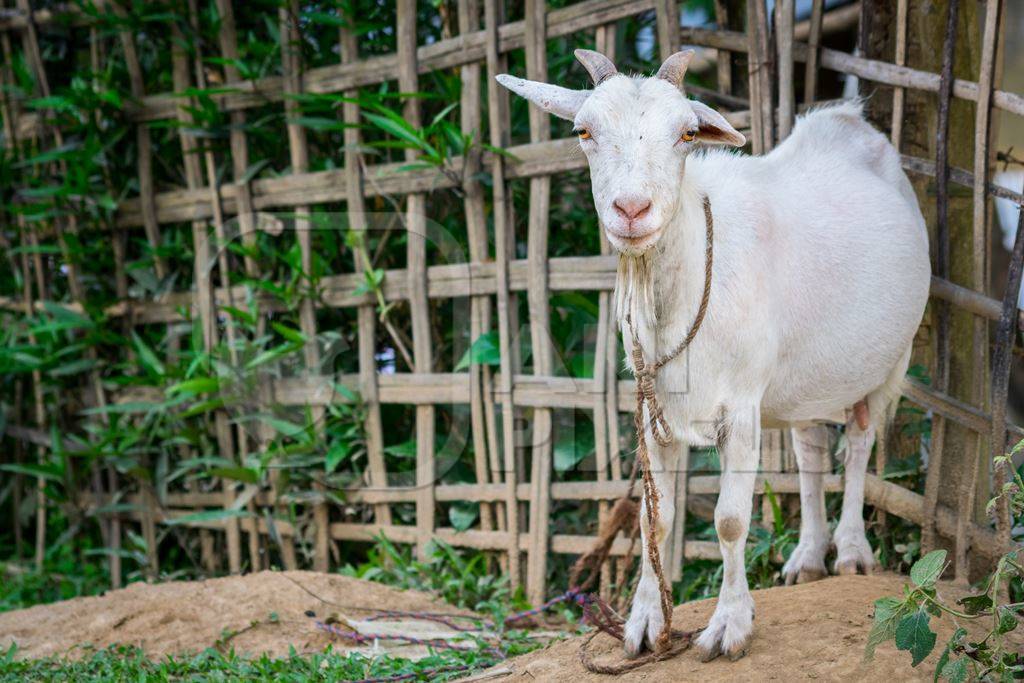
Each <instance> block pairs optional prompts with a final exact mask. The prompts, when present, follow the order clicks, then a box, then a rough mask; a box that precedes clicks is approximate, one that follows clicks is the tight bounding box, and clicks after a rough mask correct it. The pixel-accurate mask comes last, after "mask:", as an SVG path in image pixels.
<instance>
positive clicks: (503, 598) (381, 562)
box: [341, 535, 521, 621]
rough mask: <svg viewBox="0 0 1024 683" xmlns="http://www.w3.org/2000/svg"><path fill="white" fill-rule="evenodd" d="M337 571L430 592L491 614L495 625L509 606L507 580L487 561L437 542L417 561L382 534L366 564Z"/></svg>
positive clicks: (489, 559)
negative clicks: (424, 557)
mask: <svg viewBox="0 0 1024 683" xmlns="http://www.w3.org/2000/svg"><path fill="white" fill-rule="evenodd" d="M341 572H342V573H343V574H345V575H347V576H354V577H356V578H360V579H366V580H369V581H377V582H379V583H385V584H387V585H389V586H394V587H396V588H412V589H416V590H422V591H429V592H432V593H435V594H437V595H438V596H440V597H441V598H442V599H443V600H444V601H445V602H447V603H450V604H452V605H456V606H458V607H465V608H466V609H471V610H474V611H477V612H483V613H486V614H490V615H493V616H494V617H495V621H500V618H503V617H504V615H505V614H506V613H507V612H508V611H509V610H510V609H511V607H512V595H511V592H510V591H509V586H508V577H507V576H503V575H501V574H500V573H497V572H495V571H494V567H493V566H492V559H491V558H489V557H488V556H487V555H486V554H484V553H480V552H464V551H460V550H456V549H455V548H453V547H451V546H450V545H448V544H447V543H444V542H443V541H440V540H433V541H431V542H430V543H429V544H428V545H427V557H426V559H423V560H417V559H413V557H412V549H411V548H408V547H406V548H400V547H398V546H396V545H395V544H393V543H392V542H391V541H389V540H388V539H387V538H385V537H384V536H383V535H381V536H378V537H377V539H376V543H375V544H374V547H373V549H372V550H371V551H370V552H369V554H368V558H367V561H366V562H363V563H361V564H359V565H357V566H356V565H347V566H345V567H344V568H343V569H342V570H341ZM520 604H521V603H520Z"/></svg>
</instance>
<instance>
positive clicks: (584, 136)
mask: <svg viewBox="0 0 1024 683" xmlns="http://www.w3.org/2000/svg"><path fill="white" fill-rule="evenodd" d="M573 133H576V135H579V136H580V140H589V139H590V131H589V130H587V129H586V128H577V129H576V130H574V131H573Z"/></svg>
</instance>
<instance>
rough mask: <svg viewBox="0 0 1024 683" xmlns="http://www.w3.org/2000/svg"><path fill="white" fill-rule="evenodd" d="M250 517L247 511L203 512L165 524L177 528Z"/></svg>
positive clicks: (170, 520) (168, 521) (223, 510)
mask: <svg viewBox="0 0 1024 683" xmlns="http://www.w3.org/2000/svg"><path fill="white" fill-rule="evenodd" d="M248 516H249V513H248V512H246V511H245V510H230V509H222V510H203V511H202V512H193V513H191V514H188V515H182V516H181V517H175V518H174V519H169V520H167V521H166V522H164V523H165V524H168V525H171V526H177V525H180V524H193V523H203V522H219V521H221V520H224V519H231V518H237V517H248Z"/></svg>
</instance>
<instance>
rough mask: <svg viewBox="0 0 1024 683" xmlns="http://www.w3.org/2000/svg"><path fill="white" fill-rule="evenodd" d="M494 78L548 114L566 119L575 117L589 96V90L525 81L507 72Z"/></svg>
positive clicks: (569, 119) (570, 119)
mask: <svg viewBox="0 0 1024 683" xmlns="http://www.w3.org/2000/svg"><path fill="white" fill-rule="evenodd" d="M495 78H496V79H497V81H498V83H501V84H502V85H503V86H505V87H506V88H508V89H509V90H511V91H512V92H514V93H515V94H517V95H519V96H520V97H525V98H526V99H528V100H530V101H531V102H533V103H534V104H536V105H537V106H538V107H540V108H541V109H543V110H544V111H546V112H548V113H549V114H554V115H555V116H557V117H558V118H560V119H566V120H567V121H572V120H573V119H575V118H576V112H578V111H579V110H580V107H582V106H583V103H584V102H586V101H587V98H588V97H590V91H589V90H570V89H569V88H562V87H560V86H557V85H550V84H549V83H539V82H537V81H527V80H525V79H523V78H516V77H515V76H509V75H508V74H500V75H498V76H495Z"/></svg>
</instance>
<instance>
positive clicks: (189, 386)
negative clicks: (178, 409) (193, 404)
mask: <svg viewBox="0 0 1024 683" xmlns="http://www.w3.org/2000/svg"><path fill="white" fill-rule="evenodd" d="M218 389H220V380H218V379H217V378H216V377H195V378H193V379H187V380H185V381H184V382H178V383H177V384H172V385H171V386H169V387H167V395H168V396H174V395H175V394H187V395H192V396H194V395H196V394H209V393H212V392H215V391H217V390H218Z"/></svg>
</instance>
